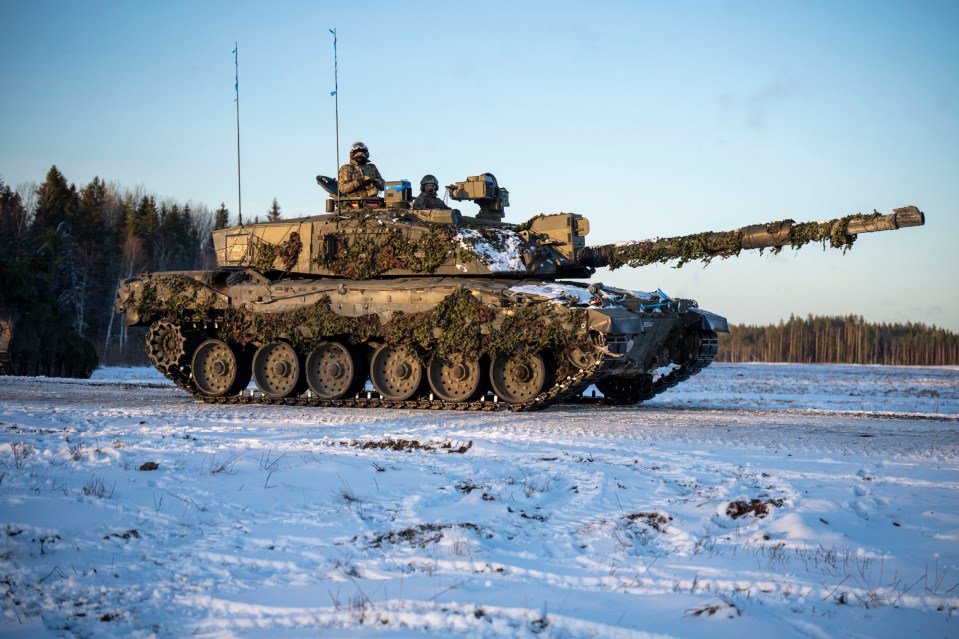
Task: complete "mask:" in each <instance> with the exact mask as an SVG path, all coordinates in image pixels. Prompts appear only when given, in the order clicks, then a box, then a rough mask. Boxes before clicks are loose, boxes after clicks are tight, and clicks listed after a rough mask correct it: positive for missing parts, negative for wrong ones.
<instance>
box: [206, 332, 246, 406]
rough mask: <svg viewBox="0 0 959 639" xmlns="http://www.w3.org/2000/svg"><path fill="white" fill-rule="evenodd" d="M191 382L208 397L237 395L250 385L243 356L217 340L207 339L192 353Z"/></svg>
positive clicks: (238, 351)
mask: <svg viewBox="0 0 959 639" xmlns="http://www.w3.org/2000/svg"><path fill="white" fill-rule="evenodd" d="M192 371H193V381H194V382H195V383H196V385H197V388H199V389H200V392H202V393H204V394H205V395H210V396H211V397H222V396H224V395H233V394H236V393H239V392H240V391H241V390H243V389H244V388H246V385H247V384H249V383H250V366H249V363H248V362H247V360H246V358H245V356H244V354H243V353H242V352H241V351H240V350H239V349H237V348H234V347H232V346H230V345H229V344H227V343H226V342H224V341H223V340H220V339H208V340H206V341H205V342H203V343H202V344H200V345H199V346H198V347H197V349H196V353H194V354H193V364H192Z"/></svg>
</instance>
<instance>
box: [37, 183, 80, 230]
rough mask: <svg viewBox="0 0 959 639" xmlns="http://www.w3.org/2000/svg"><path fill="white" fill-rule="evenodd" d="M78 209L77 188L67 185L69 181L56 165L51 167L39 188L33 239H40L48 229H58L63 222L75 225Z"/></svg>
mask: <svg viewBox="0 0 959 639" xmlns="http://www.w3.org/2000/svg"><path fill="white" fill-rule="evenodd" d="M78 208H79V200H78V198H77V189H76V187H75V186H73V185H72V184H71V185H69V186H68V185H67V179H66V178H65V177H64V176H63V174H62V173H60V171H59V170H58V169H57V167H56V165H54V166H52V167H50V170H49V171H47V179H46V180H44V182H43V184H41V185H40V186H39V187H37V207H36V211H34V215H33V223H32V224H31V233H32V235H33V237H34V238H36V237H39V236H40V235H41V234H42V233H43V232H44V231H45V230H47V229H56V228H57V226H58V225H59V224H61V223H62V222H68V223H70V224H73V222H74V221H75V218H76V217H77V210H78Z"/></svg>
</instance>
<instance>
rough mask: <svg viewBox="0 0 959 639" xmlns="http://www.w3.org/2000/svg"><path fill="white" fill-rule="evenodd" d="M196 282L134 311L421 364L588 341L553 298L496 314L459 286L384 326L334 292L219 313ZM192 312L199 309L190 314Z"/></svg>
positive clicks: (250, 337)
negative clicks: (389, 353)
mask: <svg viewBox="0 0 959 639" xmlns="http://www.w3.org/2000/svg"><path fill="white" fill-rule="evenodd" d="M190 282H191V280H189V279H187V278H183V277H177V276H166V277H163V278H160V279H159V280H157V283H156V284H154V283H153V282H150V283H148V284H147V285H146V286H144V287H143V290H144V293H143V295H141V296H140V298H139V299H137V300H136V301H135V302H133V303H134V304H135V308H136V312H137V313H138V314H140V315H142V316H143V317H155V318H157V319H161V320H169V321H173V322H176V323H190V322H193V321H200V322H203V321H205V322H212V321H216V322H219V324H220V328H219V334H220V336H221V337H222V338H223V339H226V340H227V341H231V342H235V343H237V344H240V345H247V344H251V343H252V344H265V343H268V342H271V341H274V340H277V339H284V340H287V341H290V342H291V343H293V344H294V345H295V346H298V347H299V346H305V347H308V346H310V345H311V344H312V343H315V342H317V341H319V340H321V339H329V338H336V339H345V340H347V341H349V342H351V343H353V344H360V343H364V342H367V341H370V340H373V341H382V342H383V343H385V344H387V345H389V346H392V347H394V348H398V347H400V346H407V347H408V348H409V349H410V350H411V352H413V353H414V354H415V355H416V356H417V357H418V358H420V359H421V360H423V361H426V360H428V359H429V357H430V356H431V355H434V354H435V355H438V356H440V357H448V356H451V355H454V354H459V353H462V354H464V355H466V356H467V357H469V358H478V357H480V356H482V355H492V354H506V355H512V354H520V353H522V354H528V353H535V352H540V351H560V350H565V349H567V348H571V347H573V346H576V345H584V344H585V342H584V341H583V340H584V338H583V335H584V333H585V325H586V311H585V310H580V309H563V311H565V312H559V313H557V308H559V307H557V305H554V304H552V303H549V302H541V303H535V304H530V305H528V306H523V307H519V308H515V309H503V310H501V311H499V312H497V311H494V310H493V309H491V308H489V307H487V306H484V305H483V304H482V303H481V302H480V301H479V300H478V299H476V297H475V296H474V295H473V294H472V293H471V292H470V291H469V289H466V288H458V289H456V290H455V291H453V292H452V293H450V294H449V295H448V296H446V297H445V298H444V299H443V300H442V301H441V302H440V303H439V304H437V305H436V306H435V307H434V308H432V309H430V310H429V311H424V312H422V313H402V312H397V313H394V314H393V316H392V317H391V319H390V321H389V322H387V323H386V324H383V323H381V322H380V319H379V316H378V315H376V314H369V315H361V316H358V317H346V316H343V315H338V314H337V313H335V312H334V311H333V309H332V307H331V305H330V299H329V297H324V298H323V299H322V300H320V301H318V302H316V303H315V304H312V305H310V306H307V307H304V308H300V309H296V310H295V311H290V312H285V313H253V312H250V311H246V310H243V309H237V308H233V307H231V308H227V309H225V310H217V309H215V308H214V306H213V302H214V301H215V297H214V296H213V294H212V292H210V291H209V290H208V289H206V287H204V286H202V285H199V284H196V285H191V284H190ZM190 309H195V312H192V313H191V312H190Z"/></svg>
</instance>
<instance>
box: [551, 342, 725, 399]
mask: <svg viewBox="0 0 959 639" xmlns="http://www.w3.org/2000/svg"><path fill="white" fill-rule="evenodd" d="M697 342H698V345H697V352H696V357H695V359H692V358H691V361H690V363H689V364H688V365H686V366H680V367H679V368H677V369H675V370H673V371H672V372H670V373H668V374H666V375H663V376H662V377H660V378H659V379H657V380H656V381H655V382H653V384H652V387H651V388H650V389H649V391H647V392H645V393H641V394H638V395H637V396H636V397H631V398H629V399H628V400H619V401H617V400H612V399H609V398H606V397H579V398H576V399H574V400H573V401H572V402H570V403H576V404H607V405H615V406H632V405H634V404H640V403H642V402H645V401H647V400H650V399H652V398H653V397H655V396H656V395H659V394H660V393H662V392H665V391H667V390H669V389H670V388H672V387H673V386H676V385H677V384H679V383H681V382H685V381H686V380H687V379H689V378H690V377H692V376H693V375H696V374H698V373H699V372H700V371H702V370H703V369H704V368H706V367H707V366H709V365H710V364H711V363H712V361H713V358H714V357H716V353H717V351H718V348H719V337H718V335H716V333H715V332H713V331H705V330H700V331H699V335H698V339H697Z"/></svg>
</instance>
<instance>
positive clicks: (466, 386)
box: [426, 353, 484, 402]
mask: <svg viewBox="0 0 959 639" xmlns="http://www.w3.org/2000/svg"><path fill="white" fill-rule="evenodd" d="M426 379H427V381H428V382H429V384H430V388H431V389H432V391H433V394H434V395H436V397H438V398H440V399H442V400H444V401H447V402H469V401H472V400H474V399H476V398H478V397H479V396H480V395H481V394H482V392H483V390H484V389H483V388H482V383H481V382H482V380H483V374H482V366H481V364H480V362H479V360H477V359H470V358H469V357H467V356H466V355H465V354H464V353H456V354H454V355H450V356H449V357H434V358H433V359H432V360H431V361H430V363H429V366H428V367H427V369H426Z"/></svg>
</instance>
